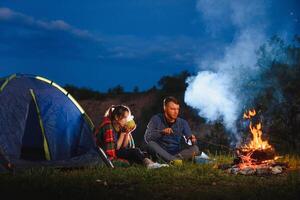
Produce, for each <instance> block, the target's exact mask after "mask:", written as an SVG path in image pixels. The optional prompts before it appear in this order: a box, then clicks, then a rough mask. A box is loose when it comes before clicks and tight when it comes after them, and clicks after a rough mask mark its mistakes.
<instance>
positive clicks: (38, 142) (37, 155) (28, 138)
mask: <svg viewBox="0 0 300 200" xmlns="http://www.w3.org/2000/svg"><path fill="white" fill-rule="evenodd" d="M30 94H31V97H32V99H31V101H30V103H29V108H28V115H27V120H26V127H25V131H24V135H23V138H22V148H21V158H22V159H24V160H50V153H49V148H48V143H47V139H46V137H45V132H44V127H43V123H42V119H41V115H40V112H39V107H38V104H37V101H36V96H35V94H34V91H33V90H32V89H30Z"/></svg>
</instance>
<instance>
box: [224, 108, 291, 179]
mask: <svg viewBox="0 0 300 200" xmlns="http://www.w3.org/2000/svg"><path fill="white" fill-rule="evenodd" d="M243 118H244V119H245V120H249V122H250V123H249V130H250V132H251V135H250V136H251V139H250V140H249V141H248V142H247V143H246V144H243V145H242V146H240V147H239V148H236V150H235V155H236V157H235V159H234V161H233V164H232V165H231V167H229V168H228V169H227V170H228V172H229V173H233V174H243V175H250V174H257V175H263V174H279V173H282V171H283V170H284V169H286V168H287V165H288V164H287V163H282V162H276V160H277V159H278V158H280V156H277V155H276V154H275V150H274V148H273V147H272V146H271V145H270V144H269V143H268V141H267V140H264V139H263V137H262V136H263V131H262V124H261V122H260V120H257V117H256V111H255V110H249V111H247V112H245V113H244V116H243Z"/></svg>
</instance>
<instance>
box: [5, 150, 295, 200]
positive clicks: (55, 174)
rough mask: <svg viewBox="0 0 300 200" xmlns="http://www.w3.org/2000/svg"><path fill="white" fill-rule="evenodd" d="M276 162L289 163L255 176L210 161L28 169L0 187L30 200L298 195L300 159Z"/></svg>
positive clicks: (7, 178) (223, 160)
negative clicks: (162, 165)
mask: <svg viewBox="0 0 300 200" xmlns="http://www.w3.org/2000/svg"><path fill="white" fill-rule="evenodd" d="M215 158H216V159H217V162H216V163H215V164H218V163H230V162H231V161H232V158H231V157H228V156H216V157H215ZM282 160H283V161H288V162H289V164H290V168H289V170H287V171H285V172H284V173H283V174H280V175H271V176H260V177H259V176H243V175H232V174H227V173H225V172H224V171H222V170H219V169H216V168H215V164H202V165H196V164H191V163H190V164H189V163H187V164H184V165H183V166H182V167H169V168H163V169H156V170H147V169H145V168H144V167H140V166H133V167H129V168H118V169H108V168H105V167H97V168H88V169H81V170H68V171H62V170H57V169H34V170H28V171H26V172H24V173H21V174H16V175H11V174H0V191H1V196H2V197H4V196H8V197H11V198H14V197H20V196H21V197H24V198H25V197H28V198H31V199H32V198H33V197H34V198H41V199H133V198H134V199H285V200H286V199H298V196H299V195H300V193H299V191H300V157H298V156H284V158H282ZM121 197H122V198H121Z"/></svg>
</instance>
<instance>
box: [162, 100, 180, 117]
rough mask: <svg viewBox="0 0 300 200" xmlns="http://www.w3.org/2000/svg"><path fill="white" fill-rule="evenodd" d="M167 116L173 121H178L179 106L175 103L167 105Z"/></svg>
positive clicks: (165, 109)
mask: <svg viewBox="0 0 300 200" xmlns="http://www.w3.org/2000/svg"><path fill="white" fill-rule="evenodd" d="M164 111H165V115H167V117H168V118H170V119H171V120H176V119H177V117H178V114H179V105H178V104H175V103H173V102H169V103H167V105H166V106H165V107H164Z"/></svg>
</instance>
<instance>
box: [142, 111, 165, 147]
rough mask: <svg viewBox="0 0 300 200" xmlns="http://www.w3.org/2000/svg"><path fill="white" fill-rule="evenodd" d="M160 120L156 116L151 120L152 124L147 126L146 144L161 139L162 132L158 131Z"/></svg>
mask: <svg viewBox="0 0 300 200" xmlns="http://www.w3.org/2000/svg"><path fill="white" fill-rule="evenodd" d="M159 120H160V119H159V118H158V117H157V116H154V117H152V118H151V120H150V122H149V123H148V125H147V129H146V132H145V135H144V139H145V142H146V143H148V142H150V141H156V140H157V139H159V138H160V137H161V136H162V135H161V131H162V130H159V129H158V124H159Z"/></svg>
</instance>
